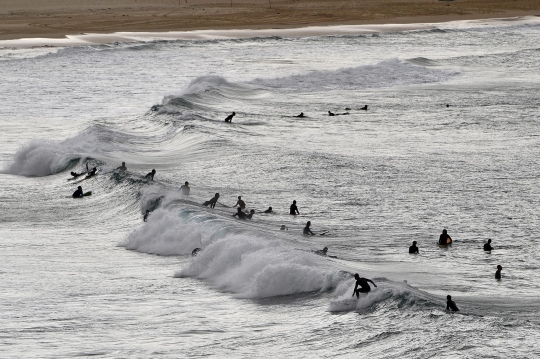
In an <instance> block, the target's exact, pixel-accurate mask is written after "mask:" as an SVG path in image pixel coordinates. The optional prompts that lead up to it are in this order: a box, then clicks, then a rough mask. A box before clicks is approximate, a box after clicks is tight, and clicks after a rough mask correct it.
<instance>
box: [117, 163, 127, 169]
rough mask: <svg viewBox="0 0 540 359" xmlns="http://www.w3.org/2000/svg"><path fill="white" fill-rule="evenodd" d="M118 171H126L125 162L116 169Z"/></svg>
mask: <svg viewBox="0 0 540 359" xmlns="http://www.w3.org/2000/svg"><path fill="white" fill-rule="evenodd" d="M117 170H118V171H125V170H127V167H126V163H125V162H122V166H119V167H118V168H117Z"/></svg>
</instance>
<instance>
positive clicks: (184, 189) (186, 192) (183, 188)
mask: <svg viewBox="0 0 540 359" xmlns="http://www.w3.org/2000/svg"><path fill="white" fill-rule="evenodd" d="M189 190H190V188H189V186H186V185H185V184H183V185H182V186H181V187H180V191H181V192H182V194H183V195H185V196H187V195H189Z"/></svg>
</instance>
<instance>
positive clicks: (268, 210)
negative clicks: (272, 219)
mask: <svg viewBox="0 0 540 359" xmlns="http://www.w3.org/2000/svg"><path fill="white" fill-rule="evenodd" d="M263 213H272V207H268V209H267V210H266V211H264V212H263Z"/></svg>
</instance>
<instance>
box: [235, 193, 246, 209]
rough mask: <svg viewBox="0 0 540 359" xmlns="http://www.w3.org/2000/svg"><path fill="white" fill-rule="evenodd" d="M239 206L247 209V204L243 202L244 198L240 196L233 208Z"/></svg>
mask: <svg viewBox="0 0 540 359" xmlns="http://www.w3.org/2000/svg"><path fill="white" fill-rule="evenodd" d="M236 206H239V207H240V208H242V209H245V208H246V202H244V201H242V196H238V201H236V204H235V205H234V206H233V207H236Z"/></svg>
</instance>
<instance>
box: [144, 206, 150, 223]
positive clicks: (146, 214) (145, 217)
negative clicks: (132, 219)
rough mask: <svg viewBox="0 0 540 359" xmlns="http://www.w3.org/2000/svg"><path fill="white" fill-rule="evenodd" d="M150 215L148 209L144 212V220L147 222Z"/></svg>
mask: <svg viewBox="0 0 540 359" xmlns="http://www.w3.org/2000/svg"><path fill="white" fill-rule="evenodd" d="M149 215H150V210H149V209H147V210H146V213H145V214H144V217H143V221H144V222H146V221H147V220H148V216H149Z"/></svg>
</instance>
